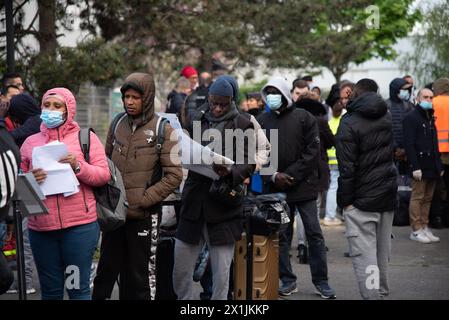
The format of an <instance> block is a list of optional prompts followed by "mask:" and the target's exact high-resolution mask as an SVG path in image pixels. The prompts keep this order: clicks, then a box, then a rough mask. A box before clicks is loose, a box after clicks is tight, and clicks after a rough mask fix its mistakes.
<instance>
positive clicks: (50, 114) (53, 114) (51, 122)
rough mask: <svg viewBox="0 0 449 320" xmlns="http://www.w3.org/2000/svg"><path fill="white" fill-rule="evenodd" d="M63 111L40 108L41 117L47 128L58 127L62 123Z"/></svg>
mask: <svg viewBox="0 0 449 320" xmlns="http://www.w3.org/2000/svg"><path fill="white" fill-rule="evenodd" d="M63 116H64V113H63V112H61V111H51V110H42V113H41V119H42V122H44V124H45V126H46V127H47V128H49V129H52V128H56V127H59V126H60V125H61V124H63V123H64V117H63Z"/></svg>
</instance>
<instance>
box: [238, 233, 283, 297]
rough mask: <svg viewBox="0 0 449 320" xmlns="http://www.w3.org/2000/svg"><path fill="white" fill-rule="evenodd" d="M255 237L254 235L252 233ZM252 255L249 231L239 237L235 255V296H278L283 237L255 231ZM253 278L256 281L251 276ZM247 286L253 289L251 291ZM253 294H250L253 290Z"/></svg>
mask: <svg viewBox="0 0 449 320" xmlns="http://www.w3.org/2000/svg"><path fill="white" fill-rule="evenodd" d="M250 238H251V236H250ZM252 238H253V243H252V247H251V245H250V246H249V247H250V250H251V249H252V251H253V254H252V258H251V256H250V257H249V258H250V259H247V257H248V255H247V252H248V243H247V236H246V234H243V235H242V239H241V240H239V241H237V243H236V248H235V256H234V299H235V300H277V299H278V297H279V296H278V289H279V237H278V233H273V234H270V235H268V236H258V235H253V236H252ZM251 278H252V281H251V280H250V279H251ZM247 287H248V288H249V291H247ZM251 291H252V294H251V295H250V292H251Z"/></svg>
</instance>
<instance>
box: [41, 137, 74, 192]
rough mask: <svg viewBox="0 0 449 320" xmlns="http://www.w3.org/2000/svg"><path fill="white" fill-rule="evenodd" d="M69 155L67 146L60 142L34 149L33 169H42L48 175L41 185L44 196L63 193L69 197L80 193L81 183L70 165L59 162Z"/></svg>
mask: <svg viewBox="0 0 449 320" xmlns="http://www.w3.org/2000/svg"><path fill="white" fill-rule="evenodd" d="M67 154H68V150H67V146H66V145H65V144H64V143H62V142H59V141H54V142H51V143H48V144H46V145H44V146H41V147H36V148H34V149H33V153H32V162H33V168H41V169H43V170H44V171H45V172H46V173H47V177H46V179H45V180H44V182H43V183H41V184H40V185H39V186H40V188H41V190H42V193H43V194H44V195H46V196H47V195H52V194H59V193H63V194H64V196H66V197H67V196H70V195H72V194H75V193H77V192H78V191H79V188H78V186H79V181H78V179H77V178H76V176H75V174H74V172H73V170H72V168H71V166H70V164H68V163H60V162H59V160H60V159H62V158H64V157H66V156H67Z"/></svg>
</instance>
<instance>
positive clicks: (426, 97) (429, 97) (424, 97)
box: [422, 96, 433, 99]
mask: <svg viewBox="0 0 449 320" xmlns="http://www.w3.org/2000/svg"><path fill="white" fill-rule="evenodd" d="M422 98H423V99H433V96H422Z"/></svg>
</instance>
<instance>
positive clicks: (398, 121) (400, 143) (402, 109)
mask: <svg viewBox="0 0 449 320" xmlns="http://www.w3.org/2000/svg"><path fill="white" fill-rule="evenodd" d="M405 84H407V81H405V80H404V79H402V78H396V79H394V80H393V81H391V83H390V99H388V100H387V105H388V108H389V109H390V112H391V117H392V122H393V143H394V145H393V146H394V149H396V148H404V135H403V130H402V121H403V120H404V117H405V115H406V114H407V112H409V111H411V110H413V104H412V103H411V102H409V101H402V100H401V99H399V97H398V94H399V92H400V91H401V88H402V87H403V86H404V85H405Z"/></svg>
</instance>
